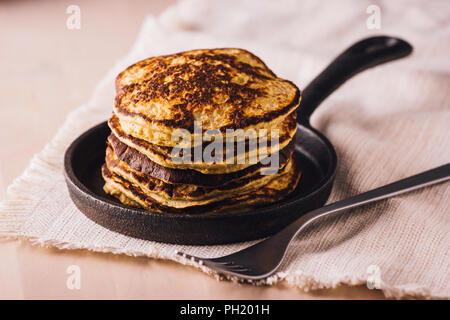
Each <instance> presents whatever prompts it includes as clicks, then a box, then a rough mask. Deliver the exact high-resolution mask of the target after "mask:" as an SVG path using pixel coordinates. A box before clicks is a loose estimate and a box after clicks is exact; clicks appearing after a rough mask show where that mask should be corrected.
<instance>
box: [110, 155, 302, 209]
mask: <svg viewBox="0 0 450 320" xmlns="http://www.w3.org/2000/svg"><path fill="white" fill-rule="evenodd" d="M292 165H293V161H288V162H287V164H286V165H285V166H284V167H282V168H281V169H279V171H278V173H277V174H272V175H261V174H259V173H257V174H254V175H252V176H248V177H245V178H242V179H239V180H236V181H233V182H231V183H227V184H225V185H222V186H220V187H213V188H211V187H210V188H208V187H202V186H197V185H188V184H171V183H167V182H164V181H162V180H159V179H157V178H154V177H152V176H150V175H148V174H145V173H142V172H139V171H136V170H134V169H132V168H131V167H130V166H129V165H128V164H127V163H125V162H123V161H121V160H120V159H118V158H117V156H116V155H115V154H114V152H113V150H112V149H111V148H107V150H106V166H107V168H108V170H109V171H111V172H113V173H115V174H117V175H119V176H121V177H122V178H124V179H125V180H127V181H129V182H130V183H131V184H132V185H133V186H135V187H139V188H140V189H141V190H142V192H144V193H145V194H146V195H147V196H149V197H151V198H152V199H154V200H155V201H157V202H158V203H160V204H163V205H167V206H170V207H175V208H184V207H187V206H192V203H194V202H195V204H196V205H206V204H208V203H212V202H217V201H220V200H224V199H230V198H233V197H236V196H238V195H240V194H243V193H246V192H251V191H252V190H256V189H258V188H260V187H262V186H264V185H266V184H268V183H269V182H270V181H271V180H273V179H276V178H277V177H279V176H280V175H283V174H284V173H286V172H289V171H291V169H292V168H291V167H292Z"/></svg>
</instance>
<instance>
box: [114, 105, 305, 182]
mask: <svg viewBox="0 0 450 320" xmlns="http://www.w3.org/2000/svg"><path fill="white" fill-rule="evenodd" d="M296 118H297V114H296V113H295V112H294V113H292V114H290V115H289V116H288V118H287V119H286V121H285V122H284V123H282V124H281V125H280V126H279V127H278V128H277V129H278V134H279V137H278V140H277V142H278V143H275V144H273V145H272V144H271V140H270V138H269V140H268V141H266V143H264V144H260V141H259V140H258V139H256V140H255V143H253V144H252V143H250V142H249V141H247V142H246V144H245V152H243V153H242V155H241V156H240V157H237V156H236V152H235V151H236V150H237V149H238V148H237V142H236V143H234V144H233V148H232V151H233V152H234V155H231V156H229V155H228V153H227V147H226V142H224V143H223V147H222V148H223V150H224V153H223V154H222V155H221V158H222V159H224V161H223V162H219V163H217V162H214V163H205V162H194V161H193V156H192V155H193V154H194V151H193V149H192V148H191V149H190V150H191V151H190V155H191V157H190V159H191V161H190V162H185V161H183V162H182V163H180V162H176V159H174V158H173V156H172V155H173V154H174V152H173V147H166V146H158V145H155V144H153V143H150V142H148V141H146V140H143V139H139V138H136V137H133V136H132V135H129V134H127V133H126V132H125V131H124V130H123V128H122V127H121V125H120V122H119V119H118V118H117V117H116V116H115V115H113V116H112V117H111V118H110V119H109V121H108V125H109V127H110V128H111V131H112V132H113V134H114V135H115V137H116V138H117V139H119V140H120V141H121V142H123V143H125V144H126V145H128V146H130V147H132V148H134V149H136V150H138V151H139V152H140V153H142V154H144V155H146V156H147V157H148V158H150V159H151V160H152V161H153V162H156V163H157V164H159V165H161V166H164V167H167V168H176V169H193V170H196V171H199V172H201V173H205V174H223V173H229V172H236V171H240V170H243V169H245V168H247V167H249V166H251V165H254V164H256V162H257V161H250V159H251V158H250V157H254V158H253V159H255V160H256V159H257V156H258V155H267V156H269V155H271V154H272V153H274V152H279V151H280V150H281V149H283V148H284V147H286V146H287V145H288V144H289V142H290V141H291V140H292V139H293V137H294V135H295V132H296V130H297V121H296ZM274 141H275V140H274ZM208 143H209V142H205V143H204V144H203V145H202V147H203V148H202V150H204V147H205V146H207V145H208ZM260 146H264V147H260ZM255 147H256V148H255ZM177 155H178V154H175V156H177ZM228 158H230V159H231V163H227V161H226V159H228Z"/></svg>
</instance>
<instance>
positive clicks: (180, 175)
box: [102, 49, 300, 213]
mask: <svg viewBox="0 0 450 320" xmlns="http://www.w3.org/2000/svg"><path fill="white" fill-rule="evenodd" d="M116 91H117V96H116V99H115V105H114V109H113V115H112V117H111V118H110V119H109V121H108V125H109V127H110V128H111V135H110V136H109V137H108V141H107V149H106V161H105V164H104V165H103V167H102V175H103V178H104V180H105V182H106V183H105V186H104V190H105V192H106V193H108V194H111V195H113V196H114V197H116V198H118V199H119V200H120V201H121V202H122V203H124V204H127V205H131V206H136V207H142V208H146V209H150V210H152V211H158V212H170V213H211V212H219V211H220V212H222V211H230V210H232V211H244V210H248V209H250V208H252V207H255V206H259V205H262V204H267V203H273V202H276V201H279V200H281V199H282V198H284V197H286V196H287V195H288V194H289V193H291V192H292V191H293V190H294V189H295V188H296V186H297V184H298V181H299V179H300V172H299V170H298V165H297V164H296V159H295V158H294V152H293V151H294V141H293V137H294V135H295V132H296V129H297V124H296V114H297V112H296V110H297V108H298V105H299V103H300V91H299V90H298V88H297V87H296V86H295V85H294V84H293V83H291V82H289V81H287V80H283V79H280V78H277V77H276V76H275V74H274V73H273V72H272V71H270V69H268V68H267V66H266V65H265V64H264V63H263V62H262V61H261V60H260V59H259V58H258V57H256V56H254V55H253V54H251V53H250V52H248V51H245V50H241V49H212V50H194V51H187V52H182V53H178V54H173V55H166V56H160V57H153V58H148V59H145V60H142V61H140V62H138V63H136V64H134V65H132V66H130V67H128V68H127V69H126V70H124V71H123V72H121V73H120V74H119V75H118V77H117V79H116ZM199 127H201V129H200V130H198V128H199ZM239 129H242V130H241V131H239ZM233 130H234V131H233ZM236 130H237V131H236ZM236 133H238V134H236ZM242 133H244V134H242ZM212 142H214V145H215V146H216V147H215V148H211V145H212ZM217 146H221V147H222V148H217ZM208 148H209V149H208ZM211 149H213V150H212V151H211ZM207 151H208V152H207ZM205 154H206V155H207V154H210V155H211V156H212V159H211V157H210V158H207V157H205V156H204V155H205ZM198 155H200V156H199V157H197V156H198ZM276 156H277V157H278V158H276ZM274 159H278V160H277V161H275V160H274ZM269 160H270V161H269ZM269 169H270V170H269ZM269 171H270V173H268V172H269Z"/></svg>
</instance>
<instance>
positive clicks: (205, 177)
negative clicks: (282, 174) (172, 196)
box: [108, 134, 294, 187]
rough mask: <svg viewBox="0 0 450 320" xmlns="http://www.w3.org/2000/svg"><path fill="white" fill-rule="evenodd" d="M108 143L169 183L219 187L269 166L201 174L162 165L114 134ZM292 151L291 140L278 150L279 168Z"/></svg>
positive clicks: (122, 157) (130, 161)
mask: <svg viewBox="0 0 450 320" xmlns="http://www.w3.org/2000/svg"><path fill="white" fill-rule="evenodd" d="M108 144H109V145H110V147H111V148H112V149H113V151H114V154H115V155H116V156H117V157H118V158H119V159H120V160H122V161H124V162H126V163H127V164H128V165H129V166H130V167H131V168H133V169H134V170H136V171H139V172H142V173H146V174H149V175H151V176H153V177H154V178H157V179H159V180H163V181H165V182H169V183H174V184H176V183H178V184H192V185H197V186H204V187H219V186H222V185H225V184H227V183H230V182H234V181H236V180H239V179H242V178H245V177H249V176H253V175H255V174H261V172H262V169H264V168H268V167H270V164H264V165H263V164H261V162H259V163H257V164H255V165H253V166H250V167H247V168H245V169H244V170H241V171H237V172H231V173H227V174H203V173H200V172H198V171H196V170H190V169H187V170H182V169H176V168H167V167H163V166H161V165H159V164H157V163H155V162H153V161H152V160H150V158H148V157H147V156H145V155H144V154H142V153H140V152H139V151H137V150H136V149H134V148H132V147H129V146H128V145H126V144H124V143H122V142H121V141H120V140H119V139H117V138H116V136H115V135H114V134H111V135H110V136H109V137H108ZM293 152H294V141H293V140H292V141H291V142H290V143H289V144H288V145H287V146H286V147H284V148H283V149H282V150H281V151H280V152H279V168H282V167H284V165H285V164H286V162H287V161H288V159H289V158H290V157H291V155H292V154H293Z"/></svg>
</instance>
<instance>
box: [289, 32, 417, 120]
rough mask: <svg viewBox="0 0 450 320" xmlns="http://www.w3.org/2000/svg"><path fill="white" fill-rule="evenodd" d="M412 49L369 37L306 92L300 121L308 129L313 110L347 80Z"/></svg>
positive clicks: (405, 44) (398, 41)
mask: <svg viewBox="0 0 450 320" xmlns="http://www.w3.org/2000/svg"><path fill="white" fill-rule="evenodd" d="M412 50H413V48H412V46H411V45H410V44H409V43H408V42H406V41H404V40H401V39H398V38H393V37H388V36H378V37H371V38H366V39H364V40H361V41H359V42H357V43H355V44H354V45H352V46H351V47H350V48H348V49H347V50H345V51H344V52H343V53H341V54H340V55H339V56H338V57H337V58H336V59H335V60H334V61H333V62H331V63H330V65H329V66H328V67H327V68H326V69H325V70H323V71H322V73H320V74H319V75H318V76H317V77H316V78H315V79H314V80H313V81H312V82H311V83H310V84H309V85H308V86H307V87H306V88H305V89H304V90H303V93H302V100H301V103H300V108H299V111H298V119H299V120H298V121H299V122H300V123H301V124H303V125H307V126H309V118H310V116H311V114H312V113H313V112H314V110H316V108H317V107H318V106H319V104H320V103H321V102H322V101H323V100H325V99H326V98H327V97H328V96H329V95H330V94H331V93H332V92H333V91H334V90H336V89H337V88H339V87H340V86H341V85H342V84H343V83H344V82H345V81H347V80H348V79H350V78H351V77H352V76H354V75H355V74H357V73H359V72H361V71H363V70H366V69H368V68H371V67H375V66H377V65H379V64H382V63H385V62H389V61H392V60H396V59H400V58H403V57H406V56H408V55H409V54H410V53H411V52H412Z"/></svg>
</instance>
